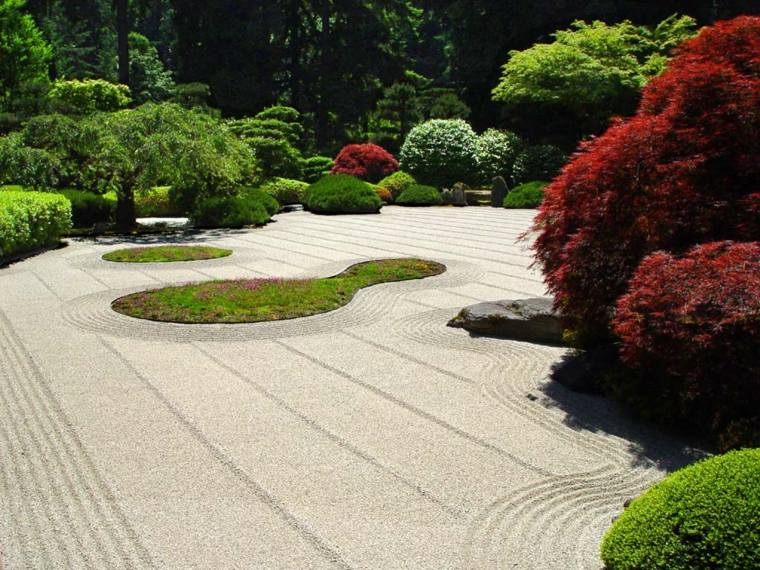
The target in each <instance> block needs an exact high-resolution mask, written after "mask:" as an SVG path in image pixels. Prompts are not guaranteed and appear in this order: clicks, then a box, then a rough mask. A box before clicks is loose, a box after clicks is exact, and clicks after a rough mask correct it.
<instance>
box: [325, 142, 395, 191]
mask: <svg viewBox="0 0 760 570" xmlns="http://www.w3.org/2000/svg"><path fill="white" fill-rule="evenodd" d="M397 170H398V161H397V160H396V159H395V158H394V157H393V155H392V154H391V153H389V152H388V151H387V150H385V149H384V148H383V147H381V146H377V145H376V144H371V143H367V144H350V145H347V146H344V147H343V149H342V150H341V151H340V152H339V153H338V156H337V157H336V158H335V164H334V165H333V168H332V173H333V174H350V175H351V176H356V177H357V178H361V179H362V180H366V181H367V182H373V183H376V182H379V181H380V180H382V179H383V178H385V177H386V176H388V175H390V174H393V173H394V172H396V171H397Z"/></svg>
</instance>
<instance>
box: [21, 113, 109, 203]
mask: <svg viewBox="0 0 760 570" xmlns="http://www.w3.org/2000/svg"><path fill="white" fill-rule="evenodd" d="M99 128H100V127H99V121H98V120H97V119H94V120H82V119H78V120H77V119H73V118H71V117H67V116H64V115H61V114H53V115H40V116H37V117H33V118H31V119H29V121H27V122H26V124H25V125H24V128H23V129H22V131H21V134H20V136H21V142H22V143H23V145H24V146H27V147H30V148H34V149H40V150H44V151H47V152H48V153H50V155H51V157H53V159H55V161H56V164H55V177H56V178H57V186H58V187H62V188H86V189H88V190H92V189H93V186H96V185H95V184H92V183H91V180H90V179H91V177H92V175H93V174H95V173H94V172H93V171H92V169H91V167H92V164H91V163H92V158H93V156H94V155H95V153H96V152H97V151H98V145H99V135H100V132H99ZM96 176H97V175H96Z"/></svg>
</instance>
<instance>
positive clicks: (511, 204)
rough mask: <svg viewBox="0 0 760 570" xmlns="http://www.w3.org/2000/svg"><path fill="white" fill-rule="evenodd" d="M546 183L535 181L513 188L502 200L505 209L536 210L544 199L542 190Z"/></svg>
mask: <svg viewBox="0 0 760 570" xmlns="http://www.w3.org/2000/svg"><path fill="white" fill-rule="evenodd" d="M547 184H548V182H543V181H541V180H535V181H533V182H526V183H525V184H520V185H519V186H518V187H517V188H513V189H512V190H510V191H509V194H507V197H506V198H504V207H505V208H538V207H539V206H540V205H541V202H542V201H543V199H544V188H546V186H547Z"/></svg>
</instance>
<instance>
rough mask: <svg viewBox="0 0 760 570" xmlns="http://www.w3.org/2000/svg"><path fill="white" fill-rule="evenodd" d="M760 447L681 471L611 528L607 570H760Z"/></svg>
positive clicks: (603, 550)
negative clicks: (643, 569)
mask: <svg viewBox="0 0 760 570" xmlns="http://www.w3.org/2000/svg"><path fill="white" fill-rule="evenodd" d="M759 532H760V449H747V450H744V451H734V452H731V453H727V454H725V455H721V456H717V457H713V458H710V459H707V460H705V461H700V462H698V463H695V464H693V465H690V466H689V467H686V468H684V469H681V470H680V471H676V472H675V473H672V474H671V475H669V476H668V477H667V478H666V479H665V480H664V481H662V482H660V483H658V484H657V485H655V486H654V487H652V488H651V489H649V490H648V491H647V492H646V493H644V494H643V495H642V496H641V497H639V498H638V499H635V500H634V501H633V502H632V503H631V504H630V506H629V507H628V508H627V509H626V510H625V512H623V514H622V515H621V516H620V518H618V519H617V520H616V521H615V523H614V524H613V525H612V528H610V530H609V531H607V534H606V535H605V537H604V540H603V542H602V547H601V555H602V560H603V561H604V563H605V564H606V567H607V569H608V570H639V569H642V568H646V569H649V570H656V569H661V570H715V569H716V568H725V569H727V570H728V569H732V568H736V569H737V570H738V569H739V568H742V569H745V570H749V569H751V568H755V569H756V568H760V536H759V535H758V533H759Z"/></svg>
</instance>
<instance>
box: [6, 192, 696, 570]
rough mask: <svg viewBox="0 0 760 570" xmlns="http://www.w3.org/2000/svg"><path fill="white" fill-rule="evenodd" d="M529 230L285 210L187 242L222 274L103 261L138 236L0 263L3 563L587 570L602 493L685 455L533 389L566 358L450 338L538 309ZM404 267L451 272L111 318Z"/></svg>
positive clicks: (614, 417) (603, 407)
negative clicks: (274, 283) (156, 293)
mask: <svg viewBox="0 0 760 570" xmlns="http://www.w3.org/2000/svg"><path fill="white" fill-rule="evenodd" d="M532 216H533V213H532V212H530V211H508V210H501V209H492V208H464V209H454V208H432V209H403V208H397V207H388V208H385V209H384V210H383V213H382V214H380V215H374V216H340V217H319V216H314V215H311V214H308V213H304V212H294V213H289V214H283V215H280V216H278V217H277V221H276V223H273V224H271V225H269V226H267V227H265V228H261V229H255V230H249V231H228V232H224V231H217V232H209V233H205V234H200V235H197V236H193V237H191V238H185V241H188V242H196V243H197V242H203V243H208V244H210V245H217V246H221V247H228V248H231V249H233V250H234V254H233V255H232V256H230V257H227V258H223V259H217V260H209V261H206V262H203V261H201V262H194V263H177V264H146V265H135V264H123V265H119V264H114V263H109V262H105V261H102V260H101V259H100V256H101V255H102V254H103V253H104V252H106V251H109V250H111V249H116V248H119V247H126V246H129V245H133V244H134V243H136V242H140V240H135V241H132V242H124V241H120V240H99V241H97V242H94V243H93V242H92V241H77V242H74V243H71V244H70V245H69V247H67V248H64V249H61V250H56V251H51V252H48V253H45V254H43V255H40V256H38V257H35V258H32V259H29V260H26V261H24V262H22V263H18V264H15V265H12V266H10V267H8V268H5V269H0V363H2V365H1V366H0V567H2V568H4V569H7V570H11V569H26V568H56V569H57V568H76V569H79V568H98V569H100V568H156V567H157V568H178V569H180V568H181V569H184V568H213V569H218V568H298V569H300V568H336V567H337V568H367V569H375V568H388V569H400V568H415V569H416V568H430V569H443V568H452V569H453V568H473V569H474V568H518V569H534V568H535V569H542V570H545V569H555V568H556V569H563V570H564V569H592V570H598V569H599V568H600V566H601V563H600V561H599V559H598V555H597V550H598V543H599V540H600V537H601V536H602V534H603V532H604V530H605V529H606V528H607V527H608V525H609V523H610V520H611V518H612V517H614V516H615V515H616V514H618V513H619V511H620V510H621V508H622V503H623V502H624V501H625V500H626V499H627V498H629V497H631V496H634V495H636V494H637V493H639V492H640V491H641V490H643V489H644V488H646V487H647V486H648V485H650V484H651V483H653V482H655V481H657V480H659V479H660V478H662V476H663V475H664V473H665V472H666V471H667V470H669V469H672V468H674V467H676V466H679V465H682V464H684V463H685V462H688V461H690V460H691V458H692V454H691V453H690V452H689V450H688V449H687V448H686V447H685V446H684V445H683V444H682V443H681V442H678V441H675V440H672V439H670V438H669V437H667V436H665V435H663V434H659V433H657V432H654V431H652V430H651V429H648V428H646V427H644V426H641V425H639V424H637V423H636V422H634V421H632V420H631V419H629V418H627V417H625V415H624V414H623V413H622V412H621V411H620V410H618V409H617V408H616V407H615V406H614V405H612V404H610V403H609V402H606V401H604V400H602V399H600V398H595V397H591V396H582V395H577V394H572V393H569V392H567V391H566V390H564V389H563V388H562V387H561V386H558V385H555V384H553V383H551V382H548V381H547V380H546V377H547V373H548V372H549V370H550V367H551V365H552V364H553V363H554V362H556V361H557V360H558V359H560V358H561V357H562V355H563V354H564V351H563V350H562V349H560V348H554V347H545V346H539V345H532V344H526V343H519V342H512V341H508V340H495V339H486V338H474V337H470V336H469V335H468V333H466V332H465V331H463V330H454V329H450V328H447V327H446V326H445V325H446V322H447V320H448V319H449V318H451V317H452V316H454V315H455V314H456V313H457V311H458V310H459V309H460V308H461V307H462V306H464V305H469V304H472V303H473V302H478V301H489V300H496V299H504V298H521V297H535V296H541V295H544V294H545V290H544V287H543V285H542V282H541V276H540V275H539V274H538V273H537V272H536V271H535V270H531V269H529V267H528V266H529V265H530V263H531V258H530V252H529V250H528V248H527V245H526V244H525V243H517V242H516V239H517V238H518V236H519V235H520V234H521V233H522V232H524V231H525V230H526V229H527V228H528V227H529V225H530V223H531V220H532ZM172 239H174V240H176V239H177V238H172ZM144 241H146V242H157V241H160V240H158V239H157V238H155V237H152V238H146V239H145V240H144ZM401 256H415V257H423V258H427V259H432V260H436V261H440V262H442V263H445V264H446V265H447V266H448V271H447V272H446V273H445V274H443V275H441V276H438V277H434V278H430V279H426V280H422V281H414V282H406V283H393V284H386V285H380V286H376V287H373V288H370V289H366V290H363V291H361V292H360V293H359V294H358V295H357V297H356V298H355V299H354V301H352V303H350V304H349V305H348V306H346V307H344V308H342V309H339V310H338V311H334V312H333V313H329V314H324V315H318V316H315V317H309V318H305V319H297V320H292V321H283V322H279V323H262V324H253V325H242V326H241V325H234V326H214V325H211V326H203V325H199V326H196V325H171V324H159V323H150V322H147V321H140V320H137V319H132V318H129V317H125V316H122V315H118V314H116V313H114V312H113V311H111V310H110V307H109V304H110V301H112V300H113V299H115V298H116V297H118V296H120V295H122V294H124V293H125V292H130V291H136V290H140V289H143V288H148V287H150V288H152V287H156V286H160V285H162V284H169V283H178V282H186V281H197V280H205V279H212V278H233V277H255V276H281V277H298V276H328V275H331V274H334V273H337V272H339V271H340V270H341V269H343V268H344V267H346V266H347V265H350V264H351V263H355V262H356V261H360V260H365V259H373V258H382V257H401Z"/></svg>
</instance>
